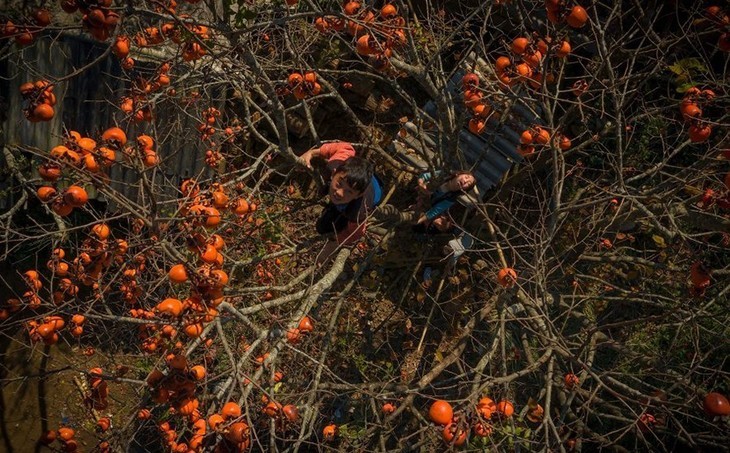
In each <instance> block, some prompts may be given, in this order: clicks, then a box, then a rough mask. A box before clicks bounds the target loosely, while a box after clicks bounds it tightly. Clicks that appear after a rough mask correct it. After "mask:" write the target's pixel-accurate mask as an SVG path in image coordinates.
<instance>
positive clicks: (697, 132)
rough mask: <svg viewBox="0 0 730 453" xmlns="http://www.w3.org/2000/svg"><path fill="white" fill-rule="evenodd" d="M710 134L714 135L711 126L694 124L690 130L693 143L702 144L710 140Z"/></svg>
mask: <svg viewBox="0 0 730 453" xmlns="http://www.w3.org/2000/svg"><path fill="white" fill-rule="evenodd" d="M710 134H712V127H711V126H710V125H709V124H708V125H702V124H693V125H692V126H690V128H689V139H690V141H692V142H693V143H702V142H704V141H706V140H707V139H708V138H710Z"/></svg>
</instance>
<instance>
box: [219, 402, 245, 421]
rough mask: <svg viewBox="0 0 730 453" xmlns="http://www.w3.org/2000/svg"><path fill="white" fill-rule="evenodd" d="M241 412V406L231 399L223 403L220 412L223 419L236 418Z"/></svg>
mask: <svg viewBox="0 0 730 453" xmlns="http://www.w3.org/2000/svg"><path fill="white" fill-rule="evenodd" d="M241 413H242V412H241V406H239V405H238V403H234V402H233V401H229V402H227V403H226V404H224V405H223V407H222V408H221V412H220V414H221V415H222V416H223V417H224V418H225V419H231V418H238V417H240V416H241Z"/></svg>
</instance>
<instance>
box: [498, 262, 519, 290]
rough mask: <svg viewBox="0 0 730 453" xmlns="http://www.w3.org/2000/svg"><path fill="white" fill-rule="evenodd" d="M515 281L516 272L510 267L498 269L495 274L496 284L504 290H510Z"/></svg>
mask: <svg viewBox="0 0 730 453" xmlns="http://www.w3.org/2000/svg"><path fill="white" fill-rule="evenodd" d="M516 281H517V272H515V270H514V269H512V268H510V267H505V268H503V269H500V270H499V272H498V273H497V282H498V283H499V284H500V286H502V287H504V288H511V287H512V286H514V284H515V282H516Z"/></svg>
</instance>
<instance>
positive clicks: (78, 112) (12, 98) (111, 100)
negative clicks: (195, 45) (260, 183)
mask: <svg viewBox="0 0 730 453" xmlns="http://www.w3.org/2000/svg"><path fill="white" fill-rule="evenodd" d="M103 51H104V49H103V48H102V47H101V46H100V45H99V44H97V43H95V42H92V41H90V40H88V39H86V38H84V37H83V36H78V37H74V36H68V35H64V36H62V37H60V38H59V39H57V40H53V41H51V40H48V39H39V40H37V41H36V42H35V43H34V44H32V45H31V46H28V47H25V48H23V49H18V48H17V47H13V48H12V50H11V52H15V55H11V56H9V57H8V58H6V59H4V60H2V61H0V75H2V79H0V88H2V90H1V91H2V93H3V95H4V96H5V100H6V105H7V111H6V112H5V113H6V116H5V121H4V122H3V123H2V128H3V130H4V131H5V142H6V144H8V145H26V146H30V147H35V148H38V149H40V150H41V151H43V152H47V151H49V150H50V149H51V148H52V147H54V146H56V145H57V144H59V143H60V141H61V137H62V135H63V127H66V128H67V129H70V130H77V131H79V132H80V133H82V134H87V135H89V136H92V137H93V138H96V137H98V136H99V135H100V134H101V132H102V131H103V129H105V128H106V127H110V126H112V125H119V127H121V128H123V129H124V130H125V131H126V132H127V136H128V137H129V138H130V139H133V138H134V137H135V136H136V135H138V134H142V133H146V134H148V135H152V136H154V137H155V138H156V139H158V140H159V139H164V141H163V143H162V145H161V146H159V147H158V149H157V152H158V155H159V156H160V159H161V161H162V164H161V165H160V166H159V167H157V168H156V169H154V170H151V171H149V173H150V174H154V176H153V177H152V179H153V180H154V181H155V182H156V183H157V182H160V183H161V182H162V181H165V183H163V184H160V186H159V187H157V188H156V192H164V196H165V198H168V199H169V198H176V197H177V188H178V187H179V182H180V181H181V180H182V179H184V178H187V177H191V176H196V175H200V174H201V173H202V175H203V176H206V177H207V176H212V175H213V170H212V169H210V168H208V167H207V166H206V165H205V151H206V147H205V144H204V143H202V142H201V141H200V138H199V133H198V131H197V129H196V127H197V125H198V123H197V118H198V113H197V110H198V109H199V107H198V106H194V107H191V110H193V109H195V111H194V112H189V113H188V114H185V113H183V111H184V110H185V109H186V107H183V106H181V105H178V104H176V103H174V102H165V103H161V104H157V105H156V106H155V108H154V109H153V111H154V114H155V116H156V118H157V120H156V124H154V125H151V124H148V123H142V124H134V123H131V122H129V121H128V120H127V119H126V118H125V117H124V114H123V113H122V112H121V111H120V110H119V108H118V105H116V103H117V101H118V100H119V99H120V98H121V97H122V96H125V95H127V92H128V88H129V86H128V81H127V76H126V75H125V73H124V72H123V71H122V69H121V67H120V65H119V61H118V59H117V58H116V57H114V55H111V54H110V55H109V56H107V57H106V58H104V59H103V60H101V61H100V62H98V64H96V65H94V66H92V67H90V68H87V69H86V70H85V72H84V73H83V74H82V75H80V76H78V77H74V78H73V79H71V80H69V81H66V82H62V83H60V84H58V86H57V87H56V88H55V93H56V96H57V98H58V100H59V102H58V104H57V105H56V108H55V109H56V115H55V117H54V118H53V119H52V120H51V121H49V122H47V123H35V124H33V123H30V122H28V121H27V120H26V119H25V118H24V117H23V111H22V108H23V99H22V97H21V96H20V93H19V92H18V86H19V85H20V84H21V83H23V82H26V81H30V80H37V79H38V78H39V77H40V76H42V75H44V74H48V75H50V76H51V77H54V78H58V77H63V76H65V75H67V74H70V73H72V72H73V71H74V70H77V69H78V68H80V67H83V66H84V65H86V64H88V63H89V62H91V61H93V60H94V59H95V58H98V56H100V55H101V54H102V53H103ZM135 59H136V60H137V66H138V67H144V65H145V59H144V58H137V56H135ZM26 62H32V64H28V63H26ZM147 64H150V63H147ZM173 72H174V71H173ZM209 97H210V98H213V97H214V96H205V98H206V99H207V98H209ZM217 97H218V101H217V107H219V108H220V106H221V105H222V103H223V95H222V94H221V95H219V96H217ZM206 107H207V105H206ZM118 157H121V156H118ZM110 178H111V181H112V187H113V188H114V189H115V190H117V191H119V192H120V193H121V194H122V195H123V196H125V197H127V198H129V199H131V200H133V201H138V200H140V197H142V189H141V184H140V178H141V176H140V174H139V172H138V171H137V170H135V169H134V168H131V167H130V166H128V165H127V166H124V165H121V164H114V165H113V166H112V169H111V171H110ZM88 189H89V195H90V196H91V197H92V198H96V197H97V193H96V191H95V190H94V189H93V187H91V186H89V187H88ZM158 201H159V200H158ZM111 208H112V209H113V206H111Z"/></svg>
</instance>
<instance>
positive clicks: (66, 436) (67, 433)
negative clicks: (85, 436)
mask: <svg viewBox="0 0 730 453" xmlns="http://www.w3.org/2000/svg"><path fill="white" fill-rule="evenodd" d="M75 435H76V431H74V430H73V429H72V428H68V427H63V428H58V438H59V439H61V440H63V441H66V442H68V441H69V440H71V439H73V438H74V436H75Z"/></svg>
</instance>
